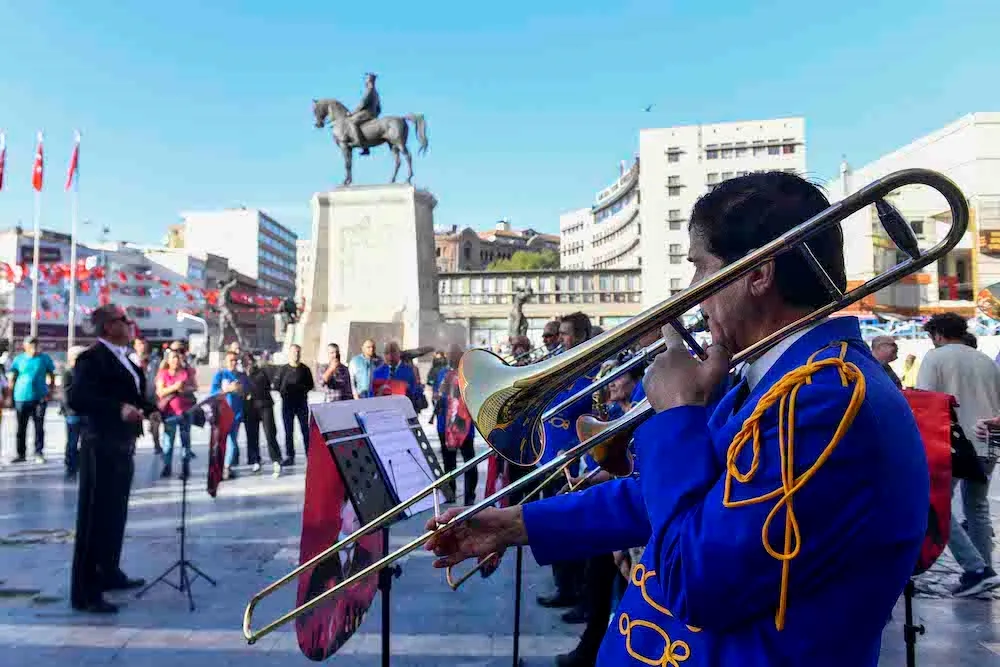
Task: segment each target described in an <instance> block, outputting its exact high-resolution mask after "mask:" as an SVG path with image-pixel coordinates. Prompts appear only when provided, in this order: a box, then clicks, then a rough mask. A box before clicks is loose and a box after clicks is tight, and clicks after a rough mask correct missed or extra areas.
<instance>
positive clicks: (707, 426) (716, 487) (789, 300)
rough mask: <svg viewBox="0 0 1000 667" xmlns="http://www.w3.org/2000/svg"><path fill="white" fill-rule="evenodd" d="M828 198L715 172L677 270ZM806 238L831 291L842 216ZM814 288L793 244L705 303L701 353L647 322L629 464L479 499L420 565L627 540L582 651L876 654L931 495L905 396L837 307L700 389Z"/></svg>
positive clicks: (768, 232)
mask: <svg viewBox="0 0 1000 667" xmlns="http://www.w3.org/2000/svg"><path fill="white" fill-rule="evenodd" d="M827 208H828V201H827V199H826V197H825V196H824V195H823V193H822V192H821V191H820V190H819V189H818V188H817V187H816V186H814V185H812V184H811V183H809V182H808V181H806V180H804V179H802V178H800V177H798V176H796V175H793V174H786V173H781V172H768V173H760V174H750V175H748V176H743V177H737V178H734V179H730V180H728V181H725V182H723V183H722V184H720V185H719V186H718V187H717V188H715V189H713V190H712V191H711V192H709V193H708V194H706V195H705V196H704V197H702V198H701V199H700V200H699V201H698V203H697V204H696V205H695V207H694V210H693V211H692V215H691V222H690V227H689V234H690V246H689V250H688V259H689V261H691V263H692V264H693V265H694V278H693V281H694V282H697V281H699V280H702V279H704V278H706V277H708V276H710V275H712V274H714V273H716V272H717V271H718V270H720V269H721V268H722V267H724V266H725V265H727V264H729V263H731V262H733V261H735V260H736V259H738V258H739V257H742V256H744V255H746V254H747V253H749V252H751V251H752V250H753V249H754V248H759V247H761V246H762V245H763V244H765V243H767V242H769V241H771V240H773V239H775V238H778V237H779V236H780V235H781V234H783V233H784V232H786V231H788V230H790V229H792V228H793V227H795V226H796V225H798V224H799V223H801V222H802V221H804V220H807V219H809V218H812V217H813V216H814V215H817V214H819V213H820V212H822V211H824V210H825V209H827ZM808 244H809V248H810V250H811V251H812V252H811V253H810V254H811V255H814V256H815V257H816V259H817V260H818V261H819V263H820V265H821V266H822V267H823V268H824V269H825V271H826V273H827V274H828V276H829V277H830V279H831V280H832V281H833V283H834V284H835V285H836V286H837V287H838V288H839V289H841V290H845V289H846V287H847V279H846V271H845V267H844V255H843V233H842V231H841V229H840V226H839V225H832V226H829V227H826V228H825V229H824V230H823V231H821V232H818V233H816V234H815V235H813V236H812V237H810V238H809V241H808ZM830 298H831V297H830V296H829V293H828V292H827V291H826V288H825V286H824V283H823V282H821V280H820V279H819V278H817V277H816V275H815V274H814V273H813V271H812V270H811V268H810V267H809V265H808V264H806V261H805V259H804V257H803V255H802V254H800V253H798V252H786V253H783V254H781V255H778V256H777V257H775V258H774V259H773V260H771V261H768V262H765V263H764V264H762V265H761V266H759V267H757V268H756V269H754V270H752V271H750V272H749V273H747V274H745V275H744V276H742V277H740V278H738V279H736V280H735V281H733V282H731V283H730V284H729V285H727V286H726V287H725V288H723V289H721V290H719V291H717V292H716V293H714V294H713V295H711V296H709V297H708V298H706V299H705V301H704V302H703V303H702V307H703V310H704V313H705V315H706V317H707V318H708V326H709V330H710V331H711V336H712V340H713V342H714V344H713V345H712V346H710V347H709V348H708V357H707V359H706V360H705V361H700V360H699V359H697V358H693V357H692V356H691V355H690V354H689V352H688V350H687V349H686V348H685V347H684V345H683V342H682V341H681V340H680V337H679V336H677V335H676V334H675V333H674V332H673V330H672V329H671V328H670V327H664V335H665V336H667V338H668V342H669V347H668V349H667V350H665V351H664V352H662V353H661V354H659V355H658V356H657V357H656V359H655V360H654V361H653V363H652V365H651V366H650V368H649V370H648V371H647V372H646V375H645V378H644V380H643V384H644V385H645V390H646V395H647V399H648V400H649V403H650V405H651V406H652V408H653V410H654V412H655V414H654V415H653V416H652V417H651V418H649V419H648V420H647V421H646V422H645V423H644V424H642V425H641V426H639V428H638V429H637V430H636V431H635V435H634V440H635V448H636V452H637V455H638V457H639V460H640V461H641V472H640V474H639V476H638V477H630V478H626V479H619V480H612V481H609V482H605V483H604V484H599V485H597V486H595V487H593V488H590V489H587V490H586V491H583V492H581V493H573V494H566V495H561V496H558V497H555V498H550V499H547V500H542V501H538V502H534V503H529V504H527V505H525V506H523V507H514V508H502V509H499V508H490V509H486V510H484V511H483V512H482V513H480V514H478V515H477V517H476V520H475V521H474V522H463V523H461V524H457V525H456V526H455V527H454V528H453V529H449V530H443V531H441V532H440V533H438V534H436V535H434V536H433V537H432V538H431V539H430V540H429V541H428V543H427V548H428V549H429V550H432V551H434V552H435V554H437V556H438V559H437V560H436V561H435V566H437V567H446V566H448V565H451V564H454V563H457V562H460V561H462V560H463V559H465V558H467V557H476V556H481V555H485V554H488V553H490V552H492V551H497V550H498V549H502V548H505V547H507V546H511V545H517V544H525V545H529V546H530V547H531V549H532V553H533V555H534V557H535V559H536V560H538V561H539V562H540V563H548V562H552V561H553V560H558V559H567V558H580V557H583V556H588V555H592V554H597V553H604V552H606V551H607V550H609V549H614V550H619V549H625V548H628V547H633V546H637V545H645V550H644V553H643V556H642V558H641V561H640V562H639V563H638V564H636V565H635V567H633V569H632V572H631V577H630V585H629V588H628V590H627V591H626V592H625V595H624V597H623V598H622V600H621V602H620V603H619V605H618V607H617V609H616V610H615V613H614V615H613V616H612V618H611V622H610V624H609V625H608V626H607V632H606V634H605V636H604V640H603V643H602V644H601V648H600V653H599V655H598V659H597V663H598V664H601V665H609V666H615V665H677V664H679V663H683V664H684V665H685V667H695V666H701V665H712V666H716V665H739V666H740V667H765V666H767V667H772V666H775V665H810V666H812V667H824V666H831V667H832V666H833V665H843V664H847V663H849V664H851V665H852V667H875V666H876V665H877V663H878V658H879V648H880V642H881V637H882V630H883V628H884V626H885V625H886V622H887V621H888V619H889V616H890V613H891V612H892V610H893V607H894V605H895V603H896V601H897V599H898V598H899V596H900V594H901V593H902V591H903V588H904V586H905V585H906V582H907V581H908V580H909V578H910V575H911V574H912V573H913V571H914V568H915V566H916V564H917V558H918V555H919V553H920V547H921V544H922V542H923V539H924V534H925V532H926V529H927V512H928V507H929V506H930V489H929V475H928V467H927V459H926V455H925V452H924V446H923V443H922V441H921V438H920V434H919V432H918V430H917V426H916V422H915V419H914V417H913V414H912V412H911V411H910V409H909V406H908V404H907V402H906V399H904V398H903V395H902V394H901V393H900V392H899V390H897V389H896V387H895V386H893V384H892V382H891V381H890V380H889V378H888V377H887V376H886V375H885V372H884V371H883V370H882V368H881V366H880V365H879V363H878V362H877V361H876V360H875V359H874V357H872V355H871V351H870V350H869V349H868V347H867V346H866V345H865V343H864V341H863V340H862V338H861V329H860V325H859V322H858V320H857V318H855V317H846V316H845V317H831V318H827V319H823V320H820V321H818V322H816V323H813V324H812V325H811V326H810V327H807V328H806V329H804V330H800V331H799V332H798V333H797V334H793V335H791V336H787V337H786V338H784V339H783V340H782V341H781V342H780V343H778V344H777V345H775V346H774V347H772V348H771V349H769V350H768V351H766V352H764V353H762V354H760V355H758V356H757V357H756V358H754V359H750V360H748V361H749V363H747V364H745V365H743V366H742V367H741V369H740V374H739V375H735V374H732V375H730V376H729V378H728V379H729V383H728V387H729V389H728V391H726V392H725V393H722V394H721V398H718V399H715V398H714V396H716V395H718V393H716V392H714V390H715V388H716V387H717V386H718V385H719V384H721V383H724V382H726V381H727V371H728V369H729V366H730V359H731V355H732V354H735V353H738V352H740V351H742V350H745V349H747V348H748V347H749V346H750V345H753V344H754V343H756V342H757V341H760V340H762V339H764V338H765V337H767V336H769V335H770V334H772V333H774V332H776V331H779V330H781V329H782V328H783V327H785V326H786V325H788V324H789V323H792V322H795V321H798V320H799V319H800V318H802V317H805V316H807V315H808V314H810V313H812V312H814V311H815V309H816V308H817V307H822V306H824V305H826V304H828V303H829V301H830ZM458 511H461V509H460V508H459V509H451V510H449V511H448V512H445V513H444V514H443V515H442V516H441V517H440V518H439V519H437V520H433V519H432V520H431V522H429V523H430V525H432V526H433V525H438V524H437V521H441V522H446V521H448V520H450V519H451V518H452V517H453V516H455V514H456V513H457V512H458Z"/></svg>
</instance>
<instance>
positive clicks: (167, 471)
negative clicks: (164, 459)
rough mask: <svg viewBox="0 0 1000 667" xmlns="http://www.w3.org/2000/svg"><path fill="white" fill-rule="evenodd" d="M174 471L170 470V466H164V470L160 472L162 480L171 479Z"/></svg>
mask: <svg viewBox="0 0 1000 667" xmlns="http://www.w3.org/2000/svg"><path fill="white" fill-rule="evenodd" d="M172 474H173V471H171V470H170V466H163V470H161V471H160V479H170V475H172Z"/></svg>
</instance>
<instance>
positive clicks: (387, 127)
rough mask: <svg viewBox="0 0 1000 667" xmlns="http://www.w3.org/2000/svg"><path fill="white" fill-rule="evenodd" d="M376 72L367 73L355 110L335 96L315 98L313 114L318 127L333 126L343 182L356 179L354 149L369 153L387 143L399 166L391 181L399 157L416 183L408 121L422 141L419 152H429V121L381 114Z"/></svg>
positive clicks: (420, 117)
mask: <svg viewBox="0 0 1000 667" xmlns="http://www.w3.org/2000/svg"><path fill="white" fill-rule="evenodd" d="M375 79H376V75H375V74H373V73H371V72H369V73H368V74H366V75H365V92H364V93H363V95H362V97H361V103H360V104H358V106H357V108H355V109H354V111H348V110H347V107H346V106H344V105H343V104H342V103H341V102H340V101H339V100H336V99H333V98H327V99H320V100H317V99H314V100H313V117H314V119H315V121H316V127H317V128H323V127H326V124H327V122H329V123H330V125H331V127H332V128H333V140H334V142H335V143H336V144H337V146H338V147H339V148H340V151H341V153H343V156H344V172H345V175H344V185H350V184H351V182H352V181H353V175H352V166H353V163H354V149H355V148H360V149H361V154H362V155H368V154H370V152H371V151H370V149H371V148H372V147H374V146H381V145H382V144H387V145H388V146H389V150H391V151H392V155H393V157H394V158H395V162H396V167H395V169H394V170H393V172H392V181H391V182H393V183H395V182H396V177H397V176H398V175H399V164H400V162H399V156H400V154H402V156H403V157H404V158H406V167H407V169H408V170H409V174H408V175H407V177H406V182H407V183H412V182H413V161H412V159H411V157H410V150H409V148H407V145H406V142H407V140H408V139H409V135H410V128H409V125H407V122H410V123H412V124H413V126H414V128H415V129H416V131H417V139H418V140H419V141H420V149H419V153H420V154H423V153H425V152H427V133H426V130H425V127H426V123H425V122H424V117H423V115H422V114H418V113H411V114H406V115H405V116H382V100H381V98H380V97H379V94H378V90H376V88H375Z"/></svg>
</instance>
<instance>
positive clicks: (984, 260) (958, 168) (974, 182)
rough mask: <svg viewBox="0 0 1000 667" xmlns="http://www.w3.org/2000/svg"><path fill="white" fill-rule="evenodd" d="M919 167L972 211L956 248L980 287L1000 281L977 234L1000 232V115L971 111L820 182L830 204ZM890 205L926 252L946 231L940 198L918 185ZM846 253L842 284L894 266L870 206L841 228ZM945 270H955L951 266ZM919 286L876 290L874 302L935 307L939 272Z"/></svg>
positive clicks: (929, 272) (996, 263) (931, 269)
mask: <svg viewBox="0 0 1000 667" xmlns="http://www.w3.org/2000/svg"><path fill="white" fill-rule="evenodd" d="M910 168H923V169H932V170H934V171H938V172H941V173H942V174H944V175H945V176H948V177H949V178H951V179H952V180H953V181H955V183H956V184H957V185H958V186H959V188H961V189H962V192H963V193H964V194H965V196H966V198H967V199H968V200H969V206H970V210H971V213H972V220H971V221H970V226H969V231H968V232H966V235H965V238H964V239H963V241H962V243H961V244H959V246H958V248H957V250H965V251H969V252H970V255H971V256H970V258H969V259H970V260H971V261H972V263H973V265H974V266H975V267H976V272H977V273H978V274H979V275H978V277H977V276H976V275H975V274H974V275H973V280H974V281H975V282H977V283H978V288H979V289H982V288H983V287H986V286H987V285H989V284H992V282H996V281H997V280H998V279H1000V260H998V259H997V258H993V257H987V256H986V255H983V254H980V253H979V249H978V232H979V231H980V230H983V231H988V230H1000V207H998V205H997V202H998V200H1000V113H997V112H979V113H971V114H968V115H966V116H963V117H962V118H960V119H958V120H957V121H955V122H953V123H950V124H948V125H946V126H945V127H943V128H941V129H939V130H936V131H935V132H932V133H930V134H928V135H926V136H924V137H921V138H919V139H917V140H915V141H913V142H911V143H910V144H907V145H906V146H903V147H902V148H900V149H898V150H896V151H893V152H892V153H889V154H887V155H885V156H883V157H881V158H879V159H878V160H875V161H874V162H871V163H870V164H868V165H865V166H864V167H861V168H860V169H855V170H851V169H850V168H849V167H848V166H847V165H844V166H842V168H841V174H840V176H839V177H838V178H837V179H835V180H833V181H830V182H829V183H827V184H826V190H827V194H828V196H829V197H830V200H831V202H836V201H839V200H840V199H842V198H843V197H844V196H845V195H846V194H849V193H853V192H856V191H857V190H859V189H861V188H862V187H864V186H866V185H868V184H870V183H872V182H873V181H875V180H877V179H879V178H882V177H884V176H887V175H888V174H890V173H893V172H895V171H899V170H902V169H910ZM889 201H891V202H892V203H893V205H894V206H896V208H898V209H899V210H900V212H901V213H902V214H903V216H904V217H905V218H906V219H907V220H908V221H910V222H911V224H915V226H916V228H917V229H919V230H922V232H923V234H922V236H920V245H921V247H922V248H929V247H930V246H932V245H934V244H935V243H937V241H938V240H939V239H940V238H941V237H942V236H943V235H944V234H945V233H946V232H947V230H948V226H947V225H948V224H950V219H949V218H948V216H946V215H942V214H943V212H945V211H946V209H947V207H946V204H945V201H944V198H943V197H941V195H939V194H938V193H937V192H936V191H935V190H932V189H931V188H928V187H924V186H907V187H905V188H902V189H900V190H897V191H896V192H895V193H894V194H893V195H891V196H890V197H889ZM843 227H844V236H845V239H846V249H847V256H846V260H847V272H848V280H867V279H868V278H871V277H872V276H873V275H874V274H875V272H876V271H880V270H884V269H885V268H887V267H888V266H889V265H890V264H892V263H893V262H894V260H895V252H894V248H893V247H891V246H888V247H887V246H886V244H885V243H884V242H881V243H880V241H879V237H880V236H882V234H881V228H880V227H879V226H878V223H877V218H876V217H875V216H874V214H873V212H872V210H871V208H869V209H868V210H865V211H860V212H858V213H856V214H855V215H853V216H851V217H850V218H849V219H848V220H847V221H845V222H844V224H843ZM949 259H950V260H951V262H950V263H949V264H946V265H948V266H951V267H953V266H954V260H953V259H952V258H949ZM921 273H922V274H923V276H924V280H923V284H920V285H915V284H912V283H911V284H903V285H896V286H894V287H891V288H888V289H886V290H883V291H882V292H880V293H879V294H878V296H877V302H878V303H880V304H882V305H886V306H894V305H895V306H901V307H903V306H905V307H913V306H916V305H922V306H935V305H944V304H940V303H939V298H938V287H937V286H938V267H937V264H931V265H930V266H928V267H927V268H926V269H924V270H923V271H922V272H921Z"/></svg>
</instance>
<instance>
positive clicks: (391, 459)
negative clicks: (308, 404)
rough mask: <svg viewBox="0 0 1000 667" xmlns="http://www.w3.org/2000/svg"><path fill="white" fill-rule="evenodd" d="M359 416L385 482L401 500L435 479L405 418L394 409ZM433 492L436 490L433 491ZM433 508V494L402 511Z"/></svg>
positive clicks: (407, 512)
mask: <svg viewBox="0 0 1000 667" xmlns="http://www.w3.org/2000/svg"><path fill="white" fill-rule="evenodd" d="M358 417H360V418H361V421H362V423H363V424H364V428H365V431H366V432H367V433H368V434H369V438H370V440H371V443H372V449H374V450H375V455H376V456H378V458H379V461H380V462H381V463H382V468H383V469H384V470H385V474H386V476H387V477H388V481H389V483H390V484H392V486H393V488H394V489H396V494H397V495H398V496H399V498H400V500H407V499H409V498H410V497H412V496H414V495H416V494H417V493H418V492H420V491H422V490H423V489H425V488H426V487H427V485H428V484H430V483H431V481H432V480H433V479H434V477H433V476H432V475H431V469H430V466H428V465H427V459H425V458H424V454H423V452H422V451H420V444H419V443H418V442H417V436H415V435H414V434H413V432H412V431H410V425H409V424H407V423H406V417H404V416H403V414H402V413H400V412H397V411H395V410H372V411H370V412H359V413H358ZM435 493H436V492H435ZM433 507H434V496H433V495H432V494H428V495H427V496H426V497H424V498H422V499H421V500H419V501H417V502H416V503H415V504H414V505H413V506H411V507H410V508H409V509H408V510H406V512H405V516H407V517H411V516H413V515H414V514H416V513H418V512H423V511H424V510H429V509H432V508H433Z"/></svg>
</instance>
